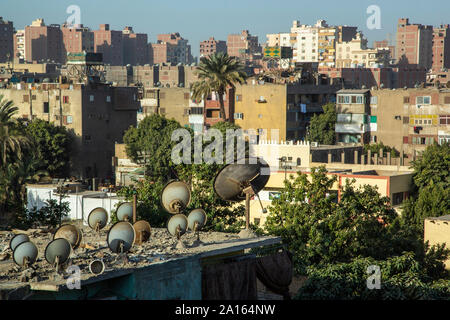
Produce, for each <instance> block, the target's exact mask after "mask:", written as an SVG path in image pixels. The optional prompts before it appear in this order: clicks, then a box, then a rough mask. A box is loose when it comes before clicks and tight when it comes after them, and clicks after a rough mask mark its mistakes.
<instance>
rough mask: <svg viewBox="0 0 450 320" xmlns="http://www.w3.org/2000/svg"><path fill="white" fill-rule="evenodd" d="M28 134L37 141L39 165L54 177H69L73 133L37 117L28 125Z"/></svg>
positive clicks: (39, 168) (40, 168)
mask: <svg viewBox="0 0 450 320" xmlns="http://www.w3.org/2000/svg"><path fill="white" fill-rule="evenodd" d="M26 133H27V134H28V136H29V137H30V138H32V139H34V141H35V142H36V146H37V152H38V159H39V166H38V167H37V170H45V171H47V172H48V173H49V175H50V176H52V177H60V178H61V177H67V176H68V175H69V172H70V157H71V145H72V141H73V137H72V134H71V133H70V132H69V131H68V130H67V128H65V127H60V126H55V125H54V124H52V123H49V122H47V121H44V120H40V119H35V120H33V121H32V122H31V123H29V124H28V125H27V127H26Z"/></svg>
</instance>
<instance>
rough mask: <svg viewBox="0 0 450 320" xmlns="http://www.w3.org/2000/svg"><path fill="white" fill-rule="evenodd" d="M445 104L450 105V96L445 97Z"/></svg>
mask: <svg viewBox="0 0 450 320" xmlns="http://www.w3.org/2000/svg"><path fill="white" fill-rule="evenodd" d="M444 103H445V104H450V96H448V97H444Z"/></svg>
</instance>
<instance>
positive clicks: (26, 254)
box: [13, 241, 38, 268]
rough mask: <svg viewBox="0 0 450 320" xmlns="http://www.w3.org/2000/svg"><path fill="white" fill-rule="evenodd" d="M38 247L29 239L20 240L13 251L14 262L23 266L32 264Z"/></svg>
mask: <svg viewBox="0 0 450 320" xmlns="http://www.w3.org/2000/svg"><path fill="white" fill-rule="evenodd" d="M37 255H38V249H37V247H36V245H35V244H34V243H33V242H31V241H26V242H22V243H20V244H19V245H17V246H16V247H15V249H14V252H13V260H14V262H15V263H16V264H17V265H19V266H21V267H24V268H27V267H28V266H29V265H31V264H33V263H34V262H35V261H36V258H37Z"/></svg>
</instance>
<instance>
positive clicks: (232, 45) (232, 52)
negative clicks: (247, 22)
mask: <svg viewBox="0 0 450 320" xmlns="http://www.w3.org/2000/svg"><path fill="white" fill-rule="evenodd" d="M261 49H262V48H261V46H260V45H259V43H258V36H253V35H251V34H250V32H249V31H248V30H242V32H241V33H240V34H229V35H228V38H227V53H228V55H229V56H233V57H238V58H240V59H242V60H247V59H252V57H253V55H254V54H257V53H261Z"/></svg>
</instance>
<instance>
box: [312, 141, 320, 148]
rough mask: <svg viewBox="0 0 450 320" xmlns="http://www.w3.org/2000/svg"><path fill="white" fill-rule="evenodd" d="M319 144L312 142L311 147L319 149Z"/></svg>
mask: <svg viewBox="0 0 450 320" xmlns="http://www.w3.org/2000/svg"><path fill="white" fill-rule="evenodd" d="M318 146H319V143H318V142H311V147H318Z"/></svg>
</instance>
